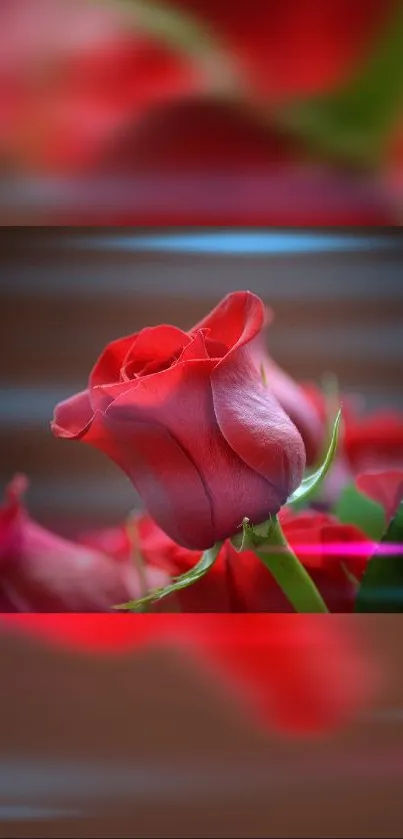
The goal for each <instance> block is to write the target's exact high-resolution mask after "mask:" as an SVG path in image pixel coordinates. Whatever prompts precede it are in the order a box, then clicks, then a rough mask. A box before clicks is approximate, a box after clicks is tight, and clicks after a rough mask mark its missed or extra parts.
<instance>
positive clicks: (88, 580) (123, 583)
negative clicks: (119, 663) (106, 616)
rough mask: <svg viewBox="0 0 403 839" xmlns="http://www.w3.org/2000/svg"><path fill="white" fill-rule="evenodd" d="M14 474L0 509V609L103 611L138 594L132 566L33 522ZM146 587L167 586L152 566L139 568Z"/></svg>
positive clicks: (165, 578)
mask: <svg viewBox="0 0 403 839" xmlns="http://www.w3.org/2000/svg"><path fill="white" fill-rule="evenodd" d="M26 483H27V482H26V480H25V478H24V477H22V476H21V477H20V476H17V477H16V478H14V480H13V481H12V482H11V484H10V485H9V487H8V489H7V497H6V501H5V503H4V504H3V505H2V507H0V610H1V611H7V612H8V611H16V612H105V611H109V610H110V609H111V608H112V607H113V606H114V605H116V604H117V603H120V602H122V601H125V600H128V599H133V598H134V599H136V598H138V597H141V595H142V586H141V583H140V579H139V574H138V572H137V570H136V568H135V567H134V565H133V564H132V563H131V562H130V561H127V562H126V563H123V562H117V561H116V560H115V559H113V558H111V557H109V556H107V555H106V554H104V553H102V552H101V551H97V550H93V549H90V548H87V547H86V546H84V545H79V544H75V543H74V542H69V541H67V540H65V539H62V538H60V537H59V536H57V535H56V534H54V533H51V532H50V531H48V530H45V528H43V527H41V526H40V525H39V524H37V523H36V522H35V521H33V520H32V519H31V518H30V517H29V515H28V513H27V512H26V510H25V509H24V507H23V505H22V503H21V496H22V494H23V492H24V490H25V487H26ZM144 575H145V580H146V583H147V587H148V588H149V589H154V588H158V587H160V586H164V585H167V584H168V582H169V577H168V575H167V574H166V573H164V572H163V571H160V570H159V569H157V568H145V569H144Z"/></svg>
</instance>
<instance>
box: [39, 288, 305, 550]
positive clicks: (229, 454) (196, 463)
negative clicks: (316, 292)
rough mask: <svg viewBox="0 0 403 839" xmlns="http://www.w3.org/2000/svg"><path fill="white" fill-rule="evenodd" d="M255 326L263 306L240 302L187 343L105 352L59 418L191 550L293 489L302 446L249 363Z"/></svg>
mask: <svg viewBox="0 0 403 839" xmlns="http://www.w3.org/2000/svg"><path fill="white" fill-rule="evenodd" d="M263 324H264V306H263V303H262V301H261V300H260V299H259V298H258V297H256V296H255V295H253V294H251V293H250V292H237V293H234V294H230V295H228V296H227V297H226V298H225V299H224V300H223V301H222V302H221V303H220V304H219V305H218V306H217V307H216V309H214V310H213V312H211V314H210V315H208V316H207V317H206V318H205V319H204V320H203V321H201V322H200V323H199V324H198V325H197V326H195V327H194V328H193V329H192V330H190V331H189V332H183V331H182V330H180V329H177V328H175V327H173V326H158V327H153V328H149V329H143V330H142V331H141V332H139V333H137V334H135V335H131V336H129V337H127V338H122V339H120V340H118V341H114V342H113V343H111V344H110V345H109V346H108V347H107V348H106V350H105V351H104V352H103V354H102V355H101V357H100V358H99V360H98V362H97V363H96V365H95V367H94V369H93V371H92V373H91V375H90V379H89V385H88V389H87V390H86V391H84V392H83V393H80V394H78V395H76V396H74V397H72V398H71V399H68V400H67V401H65V402H62V403H61V404H59V405H58V406H57V408H56V411H55V417H54V421H53V424H52V429H53V432H54V434H55V435H56V436H59V437H65V438H68V439H73V440H83V441H84V442H86V443H89V444H90V445H92V446H95V447H96V448H99V449H101V450H102V451H104V452H105V453H106V454H108V455H109V456H110V457H111V458H112V459H113V460H115V461H116V463H117V464H118V465H119V466H120V467H121V468H122V469H123V470H124V471H125V472H126V473H127V474H128V475H129V477H130V478H131V479H132V481H133V483H134V485H135V487H136V489H137V490H138V492H139V494H140V496H141V498H142V500H143V501H144V503H145V506H146V508H147V509H148V511H149V513H150V514H151V515H152V516H153V518H154V519H155V520H156V521H157V522H158V524H159V525H160V526H161V527H162V528H163V530H165V531H166V533H168V534H169V536H171V538H173V539H175V541H176V542H178V543H179V544H182V545H184V546H186V547H188V548H192V549H200V550H203V549H206V548H209V547H211V546H212V545H213V544H214V543H215V542H216V541H218V540H221V539H224V538H225V537H227V536H231V535H232V534H234V533H235V532H236V531H237V530H238V528H239V527H240V525H241V522H242V519H243V518H244V516H247V517H248V518H250V519H251V521H253V522H254V523H258V522H262V521H264V520H265V519H267V518H268V516H269V515H271V514H275V513H277V512H278V510H279V509H280V507H281V505H282V504H284V502H285V501H286V499H287V498H288V496H289V495H290V493H291V492H292V491H293V490H294V489H295V488H296V487H297V486H298V485H299V483H300V482H301V479H302V475H303V471H304V465H305V450H304V445H303V442H302V439H301V437H300V435H299V433H298V431H297V429H296V428H295V426H294V425H293V423H292V422H291V420H290V419H289V418H288V417H287V415H286V414H285V413H284V411H283V410H282V408H281V407H280V405H279V403H278V402H277V400H276V399H275V397H274V396H273V395H272V394H271V393H270V391H269V390H268V389H267V388H265V387H264V385H263V383H262V380H261V376H260V374H259V372H258V370H257V369H256V367H255V365H254V364H253V362H252V359H251V355H250V343H251V341H253V339H254V338H256V336H257V335H258V334H259V332H260V330H261V329H262V327H263Z"/></svg>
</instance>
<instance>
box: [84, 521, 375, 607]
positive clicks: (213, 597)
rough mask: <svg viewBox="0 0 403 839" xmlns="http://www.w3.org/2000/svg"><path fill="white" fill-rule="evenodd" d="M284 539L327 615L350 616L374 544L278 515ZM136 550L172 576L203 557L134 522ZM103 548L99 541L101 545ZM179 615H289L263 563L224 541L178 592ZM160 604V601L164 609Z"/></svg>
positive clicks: (332, 525)
mask: <svg viewBox="0 0 403 839" xmlns="http://www.w3.org/2000/svg"><path fill="white" fill-rule="evenodd" d="M280 520H281V522H282V526H283V530H284V533H285V536H286V538H287V540H288V542H289V544H290V545H291V547H292V548H293V549H294V551H295V552H296V554H297V556H298V557H299V559H300V560H301V562H302V563H303V565H304V566H305V568H306V569H307V571H308V573H309V574H310V576H311V577H312V579H313V581H314V583H315V584H316V586H317V587H318V589H319V591H320V593H321V595H322V597H323V598H324V600H325V602H326V605H327V606H328V608H329V611H331V612H351V611H352V610H353V607H354V602H355V594H356V585H355V581H357V583H359V581H360V580H361V578H362V575H363V573H364V571H365V567H366V563H367V561H368V559H369V557H370V556H371V554H372V552H373V543H372V542H370V541H369V540H368V539H367V537H366V536H365V535H364V534H363V533H361V531H360V530H359V529H358V528H357V527H355V526H353V525H345V524H340V522H338V521H337V519H335V518H334V517H333V516H330V515H327V514H322V513H316V512H313V511H309V512H306V513H299V514H296V513H292V512H291V511H290V510H289V509H287V508H286V509H283V510H282V511H281V513H280ZM138 532H139V550H140V552H141V554H142V556H143V557H144V559H145V561H146V563H147V564H148V563H149V564H151V565H153V566H158V567H160V568H163V569H164V570H165V571H167V573H168V574H170V575H171V576H176V575H178V574H182V573H185V572H186V571H188V570H189V569H190V568H192V567H193V566H194V565H196V563H197V562H198V560H199V559H200V557H201V553H199V552H195V551H189V550H187V549H186V548H183V547H181V546H179V545H177V544H176V543H175V542H173V541H172V540H171V539H169V537H168V536H166V534H165V533H164V532H163V531H162V530H161V529H160V528H159V527H158V526H157V525H156V524H155V523H154V522H153V521H152V519H150V518H149V517H148V516H144V517H142V518H141V519H140V520H139V523H138ZM99 544H101V542H99ZM175 597H176V598H177V600H178V603H179V607H180V610H181V611H183V612H293V608H292V606H291V605H290V603H289V602H288V600H287V598H286V597H285V595H284V594H283V592H282V591H281V589H280V588H279V586H278V585H277V583H276V581H275V580H274V578H273V577H272V575H271V574H270V572H269V571H268V570H267V568H266V567H265V566H264V565H263V563H262V562H261V561H260V560H259V559H258V558H257V557H256V556H255V554H254V553H252V552H250V551H245V552H242V553H237V551H236V550H235V548H233V547H232V545H231V542H230V541H226V542H225V543H224V545H223V547H222V549H221V551H220V554H219V556H218V559H217V561H216V562H215V564H214V565H213V567H212V568H211V570H210V571H209V572H208V573H207V574H206V575H205V576H204V577H203V578H202V579H201V580H199V581H198V582H197V583H195V584H194V585H191V586H189V587H188V588H186V589H183V590H182V591H180V592H178V593H177V594H176V595H175ZM163 602H164V601H161V604H163Z"/></svg>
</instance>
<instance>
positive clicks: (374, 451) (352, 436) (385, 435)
mask: <svg viewBox="0 0 403 839" xmlns="http://www.w3.org/2000/svg"><path fill="white" fill-rule="evenodd" d="M343 446H344V451H345V453H346V456H347V459H348V461H349V463H350V465H351V467H352V469H353V471H354V473H355V474H358V473H359V472H365V471H368V470H370V471H374V470H376V471H386V470H391V469H392V470H395V469H400V468H401V467H403V417H402V416H400V415H399V414H398V413H396V412H395V411H392V410H384V411H377V412H374V413H371V414H368V415H367V416H360V415H358V414H353V413H351V412H350V413H349V414H348V415H347V416H346V421H345V429H344V438H343Z"/></svg>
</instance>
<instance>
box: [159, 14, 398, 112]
mask: <svg viewBox="0 0 403 839" xmlns="http://www.w3.org/2000/svg"><path fill="white" fill-rule="evenodd" d="M170 5H171V6H172V7H176V8H178V9H181V10H183V11H185V12H192V13H194V14H196V15H197V17H198V18H199V19H200V20H202V21H205V22H207V23H208V24H209V25H210V27H211V28H212V31H213V32H214V33H215V34H216V36H217V38H218V39H219V42H221V43H223V44H224V47H225V48H226V49H227V51H229V52H230V54H231V56H232V57H233V58H234V61H236V63H237V65H238V67H239V69H240V70H241V75H242V77H243V78H245V80H246V81H247V83H248V87H249V89H251V90H252V91H255V92H256V94H257V95H259V96H260V97H264V98H266V99H269V100H271V101H273V100H274V101H278V100H279V99H284V98H285V97H293V96H296V95H300V94H312V93H319V92H324V91H326V90H328V89H330V88H333V87H335V86H336V85H340V84H342V83H343V82H344V81H346V80H348V79H349V78H350V76H351V74H352V73H354V71H355V70H356V69H357V67H359V65H360V63H361V62H362V61H363V59H364V58H365V57H366V56H367V55H368V54H369V53H370V52H371V50H372V48H373V45H374V42H376V40H377V38H378V37H379V33H380V32H381V31H382V28H383V27H384V26H385V24H386V22H387V21H388V19H389V17H390V15H391V12H392V10H393V9H394V8H395V7H396V0H386V2H382V3H380V2H379V0H355V2H354V3H351V2H349V0H332V2H331V3H323V2H321V0H283V2H282V3H279V2H278V0H252V2H250V3H237V4H236V3H233V2H232V0H170Z"/></svg>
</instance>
